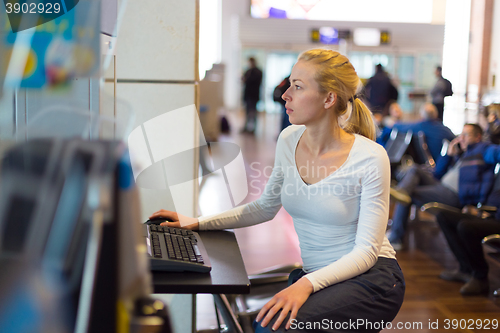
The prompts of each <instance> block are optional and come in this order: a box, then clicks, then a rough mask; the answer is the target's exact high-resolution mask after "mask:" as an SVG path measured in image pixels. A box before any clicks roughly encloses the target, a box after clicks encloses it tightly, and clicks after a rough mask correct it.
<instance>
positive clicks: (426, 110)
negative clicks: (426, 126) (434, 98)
mask: <svg viewBox="0 0 500 333" xmlns="http://www.w3.org/2000/svg"><path fill="white" fill-rule="evenodd" d="M420 117H421V118H422V119H423V120H434V119H437V118H438V111H437V109H436V107H435V106H434V104H431V103H425V104H424V105H422V107H421V108H420Z"/></svg>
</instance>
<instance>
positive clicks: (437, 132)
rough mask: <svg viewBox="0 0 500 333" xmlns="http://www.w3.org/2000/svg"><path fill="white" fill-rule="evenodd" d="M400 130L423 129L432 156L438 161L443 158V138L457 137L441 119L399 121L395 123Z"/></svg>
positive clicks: (414, 130)
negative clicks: (416, 121) (411, 121)
mask: <svg viewBox="0 0 500 333" xmlns="http://www.w3.org/2000/svg"><path fill="white" fill-rule="evenodd" d="M394 128H397V129H398V130H399V131H403V132H408V130H412V131H413V133H415V134H416V133H417V132H418V131H422V132H424V134H425V140H426V142H427V146H428V147H429V151H430V153H431V155H432V158H433V159H434V161H436V163H437V162H438V161H439V159H440V158H441V148H442V147H443V139H446V140H448V141H451V140H453V139H455V134H453V132H452V131H451V130H450V129H449V128H448V127H446V126H444V125H443V123H442V122H440V121H439V120H424V121H420V122H418V123H397V124H395V125H394Z"/></svg>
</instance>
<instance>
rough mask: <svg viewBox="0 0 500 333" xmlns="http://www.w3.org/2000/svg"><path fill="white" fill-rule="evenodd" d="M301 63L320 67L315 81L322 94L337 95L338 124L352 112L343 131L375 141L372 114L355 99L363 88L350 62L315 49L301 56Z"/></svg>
mask: <svg viewBox="0 0 500 333" xmlns="http://www.w3.org/2000/svg"><path fill="white" fill-rule="evenodd" d="M299 60H302V61H308V62H311V63H313V64H315V65H316V66H317V67H316V75H315V79H316V81H317V82H318V84H319V86H320V89H321V90H322V91H325V92H327V91H334V92H335V93H336V94H337V102H336V104H335V112H336V114H337V117H338V119H339V124H340V123H341V121H340V120H341V119H344V118H345V115H346V113H347V112H348V110H349V109H351V113H350V115H349V117H348V118H347V120H346V121H345V122H344V123H343V124H342V128H343V129H344V130H345V131H346V132H348V133H356V134H360V135H363V136H365V137H367V138H368V139H370V140H375V138H376V130H375V124H374V123H373V119H372V113H371V112H370V110H369V109H368V107H367V106H366V105H365V103H363V101H361V100H360V99H359V98H358V96H357V95H355V93H356V92H357V91H358V90H359V88H360V86H361V81H360V80H359V77H358V75H357V74H356V70H355V69H354V67H353V65H352V64H351V63H350V62H349V59H347V57H346V56H344V55H342V54H340V53H339V52H337V51H332V50H325V49H314V50H309V51H305V52H303V53H302V54H300V55H299ZM349 104H350V105H351V106H352V107H351V108H349Z"/></svg>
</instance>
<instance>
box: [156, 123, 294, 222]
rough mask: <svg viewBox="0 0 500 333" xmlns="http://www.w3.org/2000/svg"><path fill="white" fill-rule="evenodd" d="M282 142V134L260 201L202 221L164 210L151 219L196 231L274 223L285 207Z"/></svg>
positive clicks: (203, 218)
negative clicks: (283, 206)
mask: <svg viewBox="0 0 500 333" xmlns="http://www.w3.org/2000/svg"><path fill="white" fill-rule="evenodd" d="M282 134H283V133H282ZM282 140H283V139H282V135H280V137H279V138H278V142H277V144H276V154H275V161H274V167H273V170H272V173H271V176H270V177H269V180H268V181H267V183H266V186H265V188H264V191H263V193H262V194H261V196H260V197H259V199H257V200H256V201H253V202H250V203H247V204H244V205H241V206H238V207H235V208H233V209H230V210H227V211H225V212H222V213H219V214H214V215H210V216H202V217H199V218H192V217H186V216H183V215H180V214H177V213H176V212H172V211H167V210H163V209H162V210H159V211H158V212H155V213H153V215H151V217H150V218H154V217H165V218H168V219H170V220H172V221H174V222H173V223H172V222H166V223H162V225H166V226H171V227H183V228H188V229H193V230H198V229H199V230H218V229H233V228H242V227H248V226H251V225H255V224H258V223H262V222H266V221H269V220H272V219H273V218H274V217H275V216H276V214H277V213H278V211H279V210H280V208H281V187H282V184H283V178H284V173H283V167H282V155H283V149H284V148H283V147H284V146H285V145H284V144H283V143H282Z"/></svg>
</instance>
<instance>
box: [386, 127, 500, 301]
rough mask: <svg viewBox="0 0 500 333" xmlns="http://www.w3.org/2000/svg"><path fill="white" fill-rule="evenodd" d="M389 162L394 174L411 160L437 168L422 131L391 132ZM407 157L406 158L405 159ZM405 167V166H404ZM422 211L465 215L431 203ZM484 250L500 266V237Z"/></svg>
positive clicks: (499, 179)
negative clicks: (405, 162)
mask: <svg viewBox="0 0 500 333" xmlns="http://www.w3.org/2000/svg"><path fill="white" fill-rule="evenodd" d="M448 145H449V141H447V140H443V147H442V149H441V155H443V156H444V155H445V154H446V152H447V150H448ZM385 148H386V150H387V154H388V156H389V160H390V162H391V169H392V170H391V171H392V174H393V175H395V174H397V169H398V168H400V167H401V166H402V164H404V161H405V160H406V161H407V160H411V161H412V162H414V163H416V164H424V165H426V166H428V167H430V168H433V167H435V165H436V163H435V161H434V159H433V158H432V155H431V154H430V151H429V147H428V146H427V143H426V140H425V134H424V133H423V132H421V131H419V132H418V133H413V132H412V131H411V130H410V131H408V132H401V131H398V130H397V129H396V128H394V129H393V130H392V131H391V134H390V137H389V140H388V141H387V144H386V146H385ZM405 156H406V157H405ZM403 167H404V165H403ZM499 169H500V168H499V167H498V165H497V168H496V169H495V173H496V176H497V177H496V181H495V185H494V188H493V191H495V190H500V177H498V174H499V172H498V170H499ZM478 209H479V210H480V211H489V212H490V213H491V212H493V211H496V207H490V206H481V204H479V205H478ZM421 211H423V212H427V213H430V214H432V215H436V214H438V213H439V212H453V213H455V214H459V215H465V214H463V213H462V212H461V210H460V209H457V208H454V207H451V206H448V205H444V204H441V203H438V202H430V203H427V204H425V205H424V206H422V207H421ZM483 249H484V252H485V254H487V256H488V257H490V258H492V259H493V260H492V262H493V263H496V264H498V265H499V266H500V235H498V234H495V235H490V236H488V237H485V238H484V240H483ZM493 294H494V295H495V296H500V288H499V289H497V290H495V291H494V293H493Z"/></svg>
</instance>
